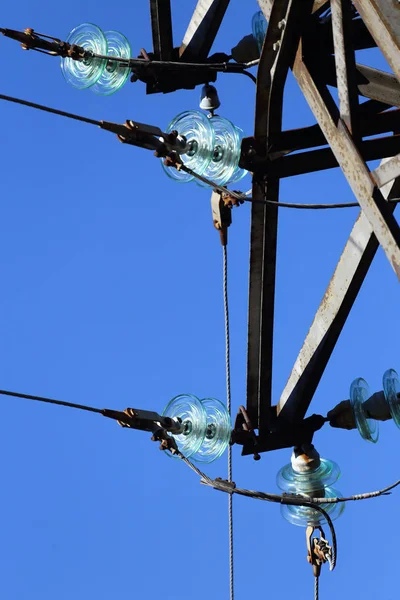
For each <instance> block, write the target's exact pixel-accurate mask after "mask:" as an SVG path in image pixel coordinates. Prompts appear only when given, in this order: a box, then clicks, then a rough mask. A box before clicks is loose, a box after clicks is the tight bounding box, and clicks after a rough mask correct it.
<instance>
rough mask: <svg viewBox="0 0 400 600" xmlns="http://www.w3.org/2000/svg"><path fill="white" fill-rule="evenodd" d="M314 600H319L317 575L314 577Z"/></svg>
mask: <svg viewBox="0 0 400 600" xmlns="http://www.w3.org/2000/svg"><path fill="white" fill-rule="evenodd" d="M314 600H319V577H314Z"/></svg>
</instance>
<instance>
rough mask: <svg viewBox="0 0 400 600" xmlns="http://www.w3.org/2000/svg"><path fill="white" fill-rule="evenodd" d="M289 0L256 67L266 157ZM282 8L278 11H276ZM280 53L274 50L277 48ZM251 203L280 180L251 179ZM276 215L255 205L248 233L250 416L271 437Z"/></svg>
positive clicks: (276, 15)
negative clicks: (280, 44)
mask: <svg viewBox="0 0 400 600" xmlns="http://www.w3.org/2000/svg"><path fill="white" fill-rule="evenodd" d="M290 2H291V0H284V2H281V3H277V4H276V5H275V8H274V11H273V13H272V15H270V19H269V25H268V30H267V34H266V39H265V42H264V47H263V51H262V53H261V57H260V64H259V66H258V79H257V93H256V113H255V134H254V137H255V139H256V141H259V143H260V148H262V151H263V153H265V155H266V153H267V147H268V137H269V135H270V133H271V130H272V131H279V130H280V129H281V123H282V98H283V87H284V82H285V79H286V73H287V69H288V67H286V73H285V71H284V72H283V74H282V76H281V72H280V69H278V72H277V73H276V68H275V66H276V63H277V61H278V60H279V57H280V54H281V52H282V48H281V47H278V51H277V52H275V51H274V49H273V48H274V45H275V44H277V43H278V42H280V38H281V36H282V31H281V29H280V28H279V25H278V24H279V23H280V22H281V21H282V19H284V18H285V17H286V15H287V11H288V8H289V6H290ZM278 4H279V5H278ZM275 47H276V46H275ZM252 194H253V198H255V199H256V200H261V201H262V200H265V199H266V198H267V197H268V198H270V199H273V200H274V201H278V200H279V180H278V179H277V178H274V177H271V178H269V180H268V182H267V183H266V182H264V181H263V177H261V179H260V180H258V179H257V178H256V177H254V178H253V190H252ZM277 227H278V210H277V208H276V207H274V206H271V205H267V204H263V203H262V202H260V203H253V204H252V210H251V229H250V275H249V313H248V314H249V316H248V346H247V400H246V409H247V414H248V415H249V418H250V420H251V422H252V423H253V425H254V427H255V428H256V429H258V430H259V431H263V432H264V431H267V429H268V422H269V407H270V404H271V384H272V351H273V321H274V301H275V266H276V241H277Z"/></svg>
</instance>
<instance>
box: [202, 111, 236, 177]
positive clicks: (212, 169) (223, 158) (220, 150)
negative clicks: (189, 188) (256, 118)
mask: <svg viewBox="0 0 400 600" xmlns="http://www.w3.org/2000/svg"><path fill="white" fill-rule="evenodd" d="M209 122H210V124H211V126H212V128H213V129H214V139H215V141H214V150H213V153H212V158H211V161H210V163H209V165H208V167H207V168H206V170H205V171H204V173H203V175H204V177H207V179H210V180H211V181H213V182H214V183H217V184H218V185H226V184H227V183H233V182H236V181H239V180H240V179H242V177H244V176H245V175H246V173H247V171H245V170H244V169H241V168H240V167H239V158H240V146H241V141H242V137H243V132H242V130H241V129H239V128H238V127H236V126H235V125H234V124H233V123H231V121H229V120H228V119H225V118H224V117H220V116H219V115H214V116H213V117H211V118H210V119H209ZM196 182H197V183H198V184H199V185H201V186H204V185H205V184H204V183H202V182H200V181H198V180H196Z"/></svg>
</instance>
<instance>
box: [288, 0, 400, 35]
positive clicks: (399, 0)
mask: <svg viewBox="0 0 400 600" xmlns="http://www.w3.org/2000/svg"><path fill="white" fill-rule="evenodd" d="M398 2H400V0H398ZM285 27H286V20H285V19H282V20H281V21H279V23H278V29H285Z"/></svg>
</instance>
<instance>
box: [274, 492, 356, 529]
mask: <svg viewBox="0 0 400 600" xmlns="http://www.w3.org/2000/svg"><path fill="white" fill-rule="evenodd" d="M318 497H321V496H318ZM322 497H323V498H341V497H342V494H341V493H340V492H338V491H337V490H336V489H335V488H331V487H326V488H324V489H323V495H322ZM344 504H345V503H344V502H336V503H332V504H320V505H319V506H320V507H321V508H322V509H323V510H325V511H326V512H327V513H328V515H329V516H330V518H331V519H332V521H334V520H335V519H337V518H338V517H340V515H341V514H342V512H343V511H344ZM281 515H282V517H283V518H284V519H286V521H289V523H292V525H298V526H300V527H307V525H313V526H314V527H315V526H317V525H326V519H325V517H324V516H323V515H322V514H321V513H320V512H318V511H317V510H315V509H314V508H310V507H309V506H293V505H289V504H281Z"/></svg>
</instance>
